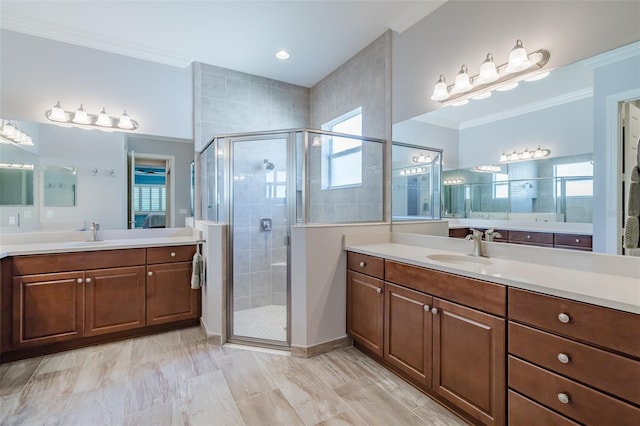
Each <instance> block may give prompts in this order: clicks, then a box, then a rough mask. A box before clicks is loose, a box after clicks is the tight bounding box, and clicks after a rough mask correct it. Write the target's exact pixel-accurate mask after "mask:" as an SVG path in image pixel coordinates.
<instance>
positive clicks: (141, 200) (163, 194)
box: [133, 185, 167, 213]
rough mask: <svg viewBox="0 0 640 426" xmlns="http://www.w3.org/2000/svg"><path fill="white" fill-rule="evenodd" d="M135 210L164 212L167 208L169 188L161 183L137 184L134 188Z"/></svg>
mask: <svg viewBox="0 0 640 426" xmlns="http://www.w3.org/2000/svg"><path fill="white" fill-rule="evenodd" d="M133 206H134V211H135V212H144V213H151V212H164V211H166V210H167V189H166V187H165V186H160V185H136V186H134V188H133Z"/></svg>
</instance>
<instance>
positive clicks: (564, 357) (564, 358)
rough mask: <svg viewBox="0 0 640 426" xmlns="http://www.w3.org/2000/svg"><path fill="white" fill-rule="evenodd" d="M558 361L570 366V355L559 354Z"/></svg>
mask: <svg viewBox="0 0 640 426" xmlns="http://www.w3.org/2000/svg"><path fill="white" fill-rule="evenodd" d="M558 361H560V362H561V363H563V364H568V363H569V355H567V354H563V353H559V354H558Z"/></svg>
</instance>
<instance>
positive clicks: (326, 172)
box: [322, 107, 363, 190]
mask: <svg viewBox="0 0 640 426" xmlns="http://www.w3.org/2000/svg"><path fill="white" fill-rule="evenodd" d="M358 115H359V116H360V120H361V122H360V134H359V135H358V134H353V135H354V136H357V137H360V138H362V107H358V108H356V109H354V110H351V111H349V112H347V113H346V114H343V115H341V116H340V117H337V118H335V119H333V120H331V121H329V122H328V123H325V124H324V125H322V130H328V131H331V132H335V127H336V126H339V125H340V124H342V123H344V122H345V121H348V120H350V119H352V118H354V117H357V116H358ZM336 133H340V132H336ZM345 134H346V133H345ZM335 138H341V137H340V136H333V135H331V136H329V137H328V143H327V144H325V145H323V147H324V148H323V153H322V157H323V159H326V167H323V168H322V171H323V176H322V190H330V189H344V188H358V187H361V186H362V158H363V156H362V139H360V140H359V142H360V143H359V145H358V146H354V147H352V148H348V149H345V150H342V151H339V152H334V142H335V140H334V139H335ZM354 140H355V138H354ZM354 154H355V155H357V154H359V155H360V179H359V182H357V183H348V184H332V180H333V176H334V174H333V168H334V162H335V160H337V159H340V158H344V157H347V156H350V155H354Z"/></svg>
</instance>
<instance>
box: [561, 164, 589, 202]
mask: <svg viewBox="0 0 640 426" xmlns="http://www.w3.org/2000/svg"><path fill="white" fill-rule="evenodd" d="M553 168H554V171H553V173H554V175H555V177H556V191H557V194H562V193H563V191H562V185H563V184H564V196H565V197H593V163H592V162H591V161H585V162H582V163H569V164H556V165H555V166H554V167H553Z"/></svg>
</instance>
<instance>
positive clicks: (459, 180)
mask: <svg viewBox="0 0 640 426" xmlns="http://www.w3.org/2000/svg"><path fill="white" fill-rule="evenodd" d="M442 183H443V184H444V185H460V184H463V183H464V179H462V178H454V179H445V180H444V181H442Z"/></svg>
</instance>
